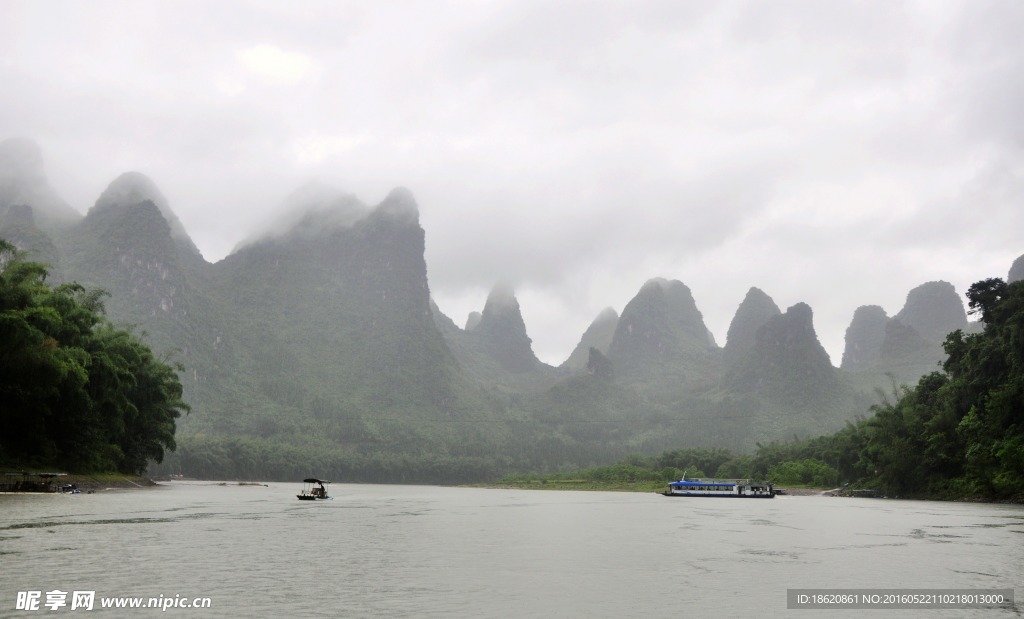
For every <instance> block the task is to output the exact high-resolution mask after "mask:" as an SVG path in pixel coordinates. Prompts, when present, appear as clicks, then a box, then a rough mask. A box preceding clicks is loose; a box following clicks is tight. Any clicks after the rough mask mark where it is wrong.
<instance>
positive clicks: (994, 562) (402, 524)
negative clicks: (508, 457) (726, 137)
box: [0, 482, 1024, 619]
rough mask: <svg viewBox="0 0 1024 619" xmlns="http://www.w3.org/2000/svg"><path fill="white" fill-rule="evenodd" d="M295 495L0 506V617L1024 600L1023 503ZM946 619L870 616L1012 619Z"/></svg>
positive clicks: (355, 488) (176, 488)
mask: <svg viewBox="0 0 1024 619" xmlns="http://www.w3.org/2000/svg"><path fill="white" fill-rule="evenodd" d="M300 486H301V484H270V485H269V486H234V485H229V486H218V485H213V484H206V483H199V482H195V483H171V484H167V485H164V486H162V487H159V488H154V489H147V490H123V491H122V490H114V491H105V492H97V493H96V494H91V495H88V494H83V495H69V496H45V495H44V496H31V495H8V496H3V495H0V616H20V617H29V616H52V617H57V616H72V617H73V616H76V615H81V614H86V616H89V614H92V613H96V614H103V611H101V610H99V609H94V610H93V611H92V613H88V614H87V613H86V611H81V610H76V611H71V610H69V608H63V609H61V610H58V611H50V610H48V609H46V608H43V609H42V610H40V611H37V612H35V613H32V612H24V611H15V610H14V608H15V603H16V597H17V592H18V591H29V590H41V591H49V590H53V589H60V590H63V591H70V590H94V591H96V595H97V598H99V597H100V596H139V597H157V596H160V595H163V596H164V597H165V598H166V597H173V596H175V595H180V596H182V597H188V598H193V597H209V598H211V600H212V605H213V607H212V608H211V609H203V610H196V609H180V608H179V609H173V608H172V609H169V610H168V611H167V612H166V613H160V611H145V610H133V611H126V610H119V611H112V612H110V613H108V616H112V615H114V614H118V615H120V616H133V617H138V616H150V615H157V614H162V615H163V616H195V617H199V616H202V617H208V616H263V617H272V616H332V617H337V616H343V617H645V618H647V617H684V616H686V617H692V616H697V617H701V616H736V617H746V616H753V615H760V616H768V617H772V616H797V617H801V618H803V617H814V616H826V615H828V614H829V613H820V612H818V611H813V610H787V609H786V589H787V588H872V587H882V588H957V589H975V588H987V589H993V588H1000V589H1005V588H1013V589H1015V590H1016V594H1017V596H1024V535H1022V534H1024V508H1022V507H1020V506H1002V505H974V504H958V503H925V502H914V501H881V500H871V499H838V498H823V497H795V496H794V497H779V498H776V499H774V500H770V501H765V500H747V501H743V500H725V499H669V498H665V497H661V496H658V495H656V494H653V493H651V494H634V493H605V492H557V491H518V490H484V489H469V488H438V487H423V486H372V485H343V484H333V485H332V486H331V488H330V489H331V494H332V495H334V496H335V497H336V498H335V500H333V501H316V502H307V501H298V500H296V499H295V493H296V492H297V491H298V490H299V489H300ZM44 597H45V596H44ZM1018 606H1019V607H1020V608H1021V609H1024V603H1021V600H1020V598H1019V599H1018ZM863 612H865V611H848V612H845V613H842V612H841V613H839V614H840V615H841V616H847V617H850V618H851V619H852V617H854V616H857V615H859V614H862V613H863ZM943 613H944V614H943ZM943 613H936V612H935V611H927V612H925V614H922V612H918V611H905V610H902V611H892V612H891V613H890V612H887V611H877V610H876V611H870V612H869V615H870V616H871V617H882V616H888V615H891V616H899V617H914V616H918V617H920V616H925V615H927V616H929V617H932V616H949V617H961V616H978V617H1000V616H1001V617H1010V616H1016V614H1017V613H1016V612H1014V611H1013V610H1008V609H988V610H978V611H973V612H972V611H964V610H957V611H943ZM831 614H832V615H833V616H834V615H835V613H831Z"/></svg>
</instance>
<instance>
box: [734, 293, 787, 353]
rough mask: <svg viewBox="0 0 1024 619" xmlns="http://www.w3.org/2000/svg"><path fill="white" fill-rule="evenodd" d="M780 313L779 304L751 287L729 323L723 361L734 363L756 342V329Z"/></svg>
mask: <svg viewBox="0 0 1024 619" xmlns="http://www.w3.org/2000/svg"><path fill="white" fill-rule="evenodd" d="M780 314H782V311H781V310H779V306H778V305H776V304H775V301H773V300H772V298H771V297H769V296H768V295H767V294H765V293H764V291H762V290H761V289H759V288H751V289H750V290H748V291H747V296H745V297H744V298H743V301H742V302H741V303H740V306H739V308H738V309H737V310H736V314H735V315H734V316H733V318H732V322H730V323H729V332H728V334H727V335H726V344H725V348H724V349H723V352H724V356H725V362H726V363H727V364H729V365H733V364H735V363H736V362H737V361H739V360H740V359H742V358H744V357H745V356H746V355H747V353H748V352H749V351H750V350H751V349H753V348H754V345H755V344H756V343H757V331H758V330H759V329H760V328H761V327H762V326H764V324H765V323H767V322H768V321H769V320H771V319H772V318H775V317H776V316H778V315H780Z"/></svg>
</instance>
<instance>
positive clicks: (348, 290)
mask: <svg viewBox="0 0 1024 619" xmlns="http://www.w3.org/2000/svg"><path fill="white" fill-rule="evenodd" d="M66 206H67V205H66V203H64V202H63V201H62V200H60V198H59V197H58V196H55V195H54V194H53V192H52V191H51V190H49V185H48V183H47V181H46V178H45V174H44V173H43V171H42V165H41V158H40V156H39V153H38V149H37V148H33V146H32V145H31V143H27V144H26V143H24V142H14V143H13V145H12V143H11V141H7V142H4V143H2V146H0V236H3V237H4V238H9V239H10V240H12V241H14V242H15V243H16V244H17V245H18V247H22V248H25V249H28V250H30V251H34V252H35V253H36V256H37V257H38V259H42V260H45V261H47V262H49V263H51V264H52V265H53V266H54V269H53V271H52V274H53V278H54V279H55V280H56V281H72V280H74V281H79V282H81V283H82V284H84V285H86V286H87V287H99V288H103V289H105V290H107V291H108V292H109V293H110V296H109V297H108V298H106V300H105V303H106V308H107V313H108V315H109V317H110V318H111V319H112V320H114V321H115V322H117V323H119V324H129V325H134V328H135V329H136V330H137V332H141V333H145V337H146V338H147V339H148V340H149V342H150V343H151V344H152V345H153V348H154V350H155V351H156V352H158V353H162V354H165V355H168V356H169V358H170V359H171V360H173V361H178V362H180V363H181V364H182V365H183V366H184V372H183V374H182V384H183V386H184V387H185V397H186V400H187V401H188V402H189V403H190V404H191V406H192V409H193V412H192V414H191V415H189V416H188V417H186V418H184V419H182V420H181V421H180V423H179V432H178V436H179V440H178V443H179V450H178V452H177V453H176V454H173V455H172V456H171V457H170V458H169V461H168V464H167V465H166V466H167V467H169V469H171V470H175V471H179V470H180V471H183V472H186V473H189V474H193V475H201V476H212V477H222V478H223V477H238V478H295V477H300V478H301V477H302V476H306V475H308V474H309V471H310V470H317V471H321V473H320V474H323V475H325V476H326V475H331V476H333V477H335V478H338V479H346V480H366V481H401V480H407V481H440V480H445V481H456V480H467V481H468V480H479V479H481V478H485V477H487V476H490V475H494V474H500V473H504V472H506V471H508V470H512V469H517V468H518V469H538V468H541V469H543V468H565V467H574V466H575V467H579V466H590V465H596V464H601V463H605V462H609V461H613V460H615V459H618V458H622V457H624V456H626V455H628V454H629V453H651V452H654V451H658V450H663V449H667V448H674V447H680V446H707V447H715V446H725V447H730V448H733V449H747V448H750V447H751V446H753V445H754V444H755V443H756V442H764V441H770V440H774V439H781V438H788V437H790V436H792V435H793V434H797V435H800V436H807V435H810V434H816V433H820V432H826V431H830V430H834V429H836V428H838V427H841V425H842V424H843V423H844V422H845V421H846V420H849V419H852V418H854V417H855V416H857V415H862V414H864V412H865V411H866V409H867V406H868V405H869V404H870V403H871V402H872V400H871V399H870V397H866V396H865V395H864V394H865V393H867V394H871V393H872V392H873V389H874V388H876V387H885V386H886V385H887V384H888V379H887V378H886V376H885V373H886V372H892V373H893V374H895V375H897V376H898V377H899V378H900V380H905V381H907V382H913V381H916V378H917V377H918V376H920V375H921V374H923V373H925V372H928V371H931V370H932V369H934V364H935V361H936V355H937V354H938V353H937V352H936V351H941V349H939V348H938V347H939V344H940V342H941V339H937V338H940V337H944V333H943V331H944V330H945V329H953V328H961V326H963V325H965V324H966V319H965V316H964V313H963V307H962V305H961V304H960V301H959V299H958V298H957V297H956V294H955V291H953V290H952V287H951V286H950V285H949V284H945V283H943V282H931V283H929V284H925V285H922V286H920V287H918V288H915V289H914V290H913V291H911V292H910V294H908V297H907V303H906V305H905V307H904V308H903V309H902V310H901V311H900V312H899V313H898V314H897V315H896V316H894V317H892V318H889V317H887V316H886V314H885V312H884V311H883V310H882V309H881V308H878V307H866V308H860V309H858V310H857V312H856V313H855V315H854V318H853V322H852V323H851V325H850V329H848V331H847V346H846V352H845V353H844V358H843V367H842V369H836V368H833V367H832V366H831V364H830V363H829V359H828V356H827V354H826V353H825V351H824V349H823V348H822V346H821V344H820V342H819V341H818V338H817V335H816V334H815V331H814V326H813V312H812V310H811V308H810V307H809V306H807V305H806V304H802V303H801V304H797V305H794V306H793V307H790V308H789V309H788V310H787V311H786V312H785V313H782V312H780V310H779V308H778V306H777V305H776V304H775V302H774V301H772V299H771V298H770V297H769V296H768V295H767V294H766V293H764V292H763V291H761V290H759V289H757V288H751V289H750V291H749V292H748V293H747V295H746V297H745V298H744V300H743V302H742V303H741V304H740V306H739V308H738V309H737V311H736V314H735V315H734V317H733V320H732V323H731V324H730V328H729V334H728V339H727V344H726V346H725V348H724V349H723V348H719V347H718V346H717V344H716V342H715V340H714V338H713V337H712V336H711V333H710V331H709V330H708V329H707V326H706V325H705V323H704V317H703V315H702V313H701V312H700V310H699V309H698V307H697V303H696V301H695V299H694V298H693V296H692V294H691V291H690V289H689V288H688V287H687V286H686V285H685V284H683V283H682V282H679V281H670V280H666V279H652V280H650V281H648V282H646V283H645V284H644V285H643V286H642V287H641V288H640V290H639V291H638V292H637V294H636V295H635V296H634V297H633V299H631V300H630V301H629V302H628V303H627V304H626V306H625V307H624V308H623V309H622V312H621V314H616V312H615V311H614V310H612V309H606V310H604V311H603V312H601V314H599V315H598V316H597V317H596V318H595V320H594V321H593V323H592V324H591V325H590V326H589V327H588V328H587V330H586V332H585V333H583V334H582V335H581V337H580V343H579V345H578V346H577V347H576V349H575V350H574V351H573V353H572V354H571V355H570V356H569V358H568V359H567V360H566V362H565V363H563V364H562V366H561V367H559V368H553V367H551V366H548V365H546V364H544V363H542V362H540V361H539V360H538V359H537V357H536V355H535V354H534V353H533V349H532V342H531V340H530V337H529V333H528V330H527V326H526V324H525V322H524V320H523V317H522V312H521V311H520V307H519V303H518V301H517V299H516V297H515V294H514V292H513V291H512V290H511V289H510V288H508V287H504V286H496V287H495V288H494V290H493V291H492V292H491V294H490V295H489V296H488V298H487V301H486V303H485V305H484V307H483V308H482V309H481V311H480V312H474V313H473V314H471V315H470V318H469V319H468V320H467V322H466V326H465V328H460V327H459V326H458V325H457V324H456V323H455V322H454V321H452V320H451V319H450V318H448V317H447V316H445V315H444V314H442V313H441V312H440V310H439V309H438V308H437V306H436V305H435V304H434V303H433V302H432V301H431V298H430V288H429V283H428V279H427V268H426V263H425V259H424V246H425V237H426V232H425V231H424V230H423V228H422V226H421V225H420V221H419V210H418V207H417V204H416V201H415V199H414V197H413V196H412V194H411V193H410V192H408V191H407V190H405V189H401V188H399V189H395V190H394V191H392V192H391V193H390V194H389V195H388V196H387V198H385V199H384V200H383V201H382V202H381V203H380V204H378V205H376V206H372V207H371V206H368V205H366V204H364V203H362V202H361V201H360V200H358V199H357V198H356V197H354V196H352V195H350V194H346V193H344V192H343V191H340V190H337V189H335V188H332V187H328V186H323V185H315V184H310V185H306V186H304V187H301V188H299V189H298V190H297V191H296V192H295V193H294V194H292V195H291V196H290V197H289V198H288V199H287V200H286V203H285V204H284V205H283V207H282V215H281V216H280V217H279V218H277V219H276V220H274V221H271V222H268V224H267V226H266V228H265V230H264V232H262V233H260V234H257V235H254V236H253V237H252V238H250V239H247V240H246V241H245V242H244V243H241V244H240V245H239V246H238V247H237V248H236V250H235V251H234V252H232V253H231V254H230V255H229V256H227V257H226V258H224V259H223V260H221V261H219V262H217V263H215V264H211V263H208V262H206V261H205V260H204V259H203V257H202V256H201V254H200V253H199V251H198V250H197V249H196V246H195V244H194V243H193V242H192V240H191V239H190V238H189V236H188V234H187V232H186V231H185V230H184V228H183V226H182V225H181V223H180V221H179V220H178V218H177V217H176V216H175V215H174V212H173V209H172V205H170V204H169V203H168V201H167V199H166V198H165V197H164V196H163V194H162V193H161V192H160V191H159V188H158V187H157V185H156V183H154V182H153V181H152V180H150V179H148V178H147V177H145V176H143V175H141V174H138V173H126V174H124V175H122V176H120V177H118V178H117V179H115V180H114V181H113V182H112V183H111V184H110V185H109V186H108V187H107V189H106V190H105V191H104V192H103V193H102V195H101V196H99V198H98V199H97V201H96V203H95V205H94V206H93V207H92V208H91V209H90V210H89V212H88V214H87V215H86V216H85V217H81V216H77V214H76V213H74V212H72V213H71V214H68V213H67V212H66V211H65V210H64V207H66ZM41 221H45V222H46V223H45V224H43V223H40V222H41ZM1018 262H1019V261H1018ZM1015 266H1016V265H1015Z"/></svg>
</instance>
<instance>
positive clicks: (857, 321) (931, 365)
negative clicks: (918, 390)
mask: <svg viewBox="0 0 1024 619" xmlns="http://www.w3.org/2000/svg"><path fill="white" fill-rule="evenodd" d="M969 327H970V325H969V323H968V322H967V314H966V313H965V312H964V307H963V303H962V302H961V301H960V298H959V296H958V295H957V294H956V291H955V290H954V289H953V286H952V284H949V283H948V282H942V281H938V282H928V283H925V284H921V285H920V286H917V287H915V288H914V289H913V290H911V291H910V292H909V293H908V294H907V300H906V302H905V303H904V306H903V308H902V309H901V310H900V311H899V312H898V313H897V314H896V315H895V316H893V317H892V318H889V317H887V316H886V314H885V311H884V310H882V308H880V307H878V306H864V307H859V308H857V311H856V312H854V315H853V321H852V322H851V323H850V326H849V328H848V329H847V330H846V348H845V350H844V352H843V363H842V366H841V367H842V369H844V370H849V371H852V372H869V373H873V374H874V375H875V376H876V377H877V376H882V375H886V374H888V375H892V376H893V377H894V378H896V380H897V381H899V382H909V383H913V382H914V381H915V380H916V379H917V377H920V376H922V375H924V374H927V373H929V372H933V371H935V370H936V369H937V366H938V364H939V363H940V362H941V361H942V359H944V358H945V352H944V351H943V349H942V342H943V341H945V339H946V334H948V333H951V332H953V331H955V330H957V329H964V330H967V329H968V328H969ZM875 380H876V381H877V378H876V379H875Z"/></svg>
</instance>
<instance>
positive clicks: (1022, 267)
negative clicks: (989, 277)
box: [1006, 255, 1024, 284]
mask: <svg viewBox="0 0 1024 619" xmlns="http://www.w3.org/2000/svg"><path fill="white" fill-rule="evenodd" d="M1022 279H1024V255H1021V256H1018V257H1017V259H1016V260H1014V261H1013V264H1012V265H1011V266H1010V273H1009V275H1007V278H1006V282H1007V283H1008V284H1012V283H1013V282H1019V281H1020V280H1022Z"/></svg>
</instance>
